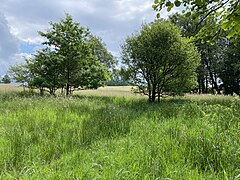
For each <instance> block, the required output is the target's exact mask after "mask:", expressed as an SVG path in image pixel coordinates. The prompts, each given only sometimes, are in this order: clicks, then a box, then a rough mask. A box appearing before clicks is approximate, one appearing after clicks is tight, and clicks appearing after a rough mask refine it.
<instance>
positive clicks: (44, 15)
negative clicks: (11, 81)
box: [0, 0, 165, 75]
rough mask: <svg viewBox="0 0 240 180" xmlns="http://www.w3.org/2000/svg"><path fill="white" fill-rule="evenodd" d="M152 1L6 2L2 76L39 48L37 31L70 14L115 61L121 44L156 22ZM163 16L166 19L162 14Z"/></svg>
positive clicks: (0, 21)
mask: <svg viewBox="0 0 240 180" xmlns="http://www.w3.org/2000/svg"><path fill="white" fill-rule="evenodd" d="M152 3H153V0H3V1H2V2H1V3H0V75H3V74H4V73H6V71H7V69H8V67H9V65H12V64H15V63H19V62H22V61H23V58H22V57H23V56H28V55H30V54H32V53H34V51H35V50H36V49H37V48H38V47H39V46H40V44H41V42H42V38H41V37H40V36H39V35H38V33H37V31H46V30H47V29H48V28H49V27H50V26H49V21H53V22H58V21H59V20H60V19H62V18H64V16H65V15H64V14H65V12H66V13H69V14H71V15H72V16H73V18H74V21H78V22H80V24H81V25H82V26H85V27H88V28H90V31H91V32H92V33H93V34H94V35H97V36H100V37H101V38H102V39H103V41H104V42H105V43H106V45H107V48H108V50H109V51H110V52H112V54H113V55H114V56H116V57H119V56H120V44H121V43H122V42H123V41H124V39H125V38H126V37H127V36H128V35H131V34H132V33H133V32H134V31H138V30H139V29H140V28H141V24H142V23H143V22H151V21H153V20H154V18H155V15H156V13H155V12H154V11H153V10H152V8H151V6H152ZM163 16H165V15H164V14H163Z"/></svg>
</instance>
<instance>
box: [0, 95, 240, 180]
mask: <svg viewBox="0 0 240 180" xmlns="http://www.w3.org/2000/svg"><path fill="white" fill-rule="evenodd" d="M0 102H1V104H0V179H114V180H115V179H238V178H240V100H239V98H237V97H235V98H233V97H224V96H187V97H181V98H179V97H176V98H168V99H163V100H162V102H161V103H160V104H148V103H147V101H146V99H144V98H135V97H132V96H129V97H128V96H124V97H120V96H119V97H116V96H110V97H108V96H96V95H81V94H80V95H75V96H73V97H68V98H64V97H57V98H55V97H39V96H38V95H33V94H26V93H16V92H12V93H2V94H0Z"/></svg>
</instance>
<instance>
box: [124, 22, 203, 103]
mask: <svg viewBox="0 0 240 180" xmlns="http://www.w3.org/2000/svg"><path fill="white" fill-rule="evenodd" d="M122 48H123V52H122V58H123V63H124V64H125V65H126V66H127V72H126V73H127V74H128V75H129V79H131V81H132V83H133V84H134V85H136V86H138V88H139V91H140V92H141V93H143V94H145V95H148V97H149V101H150V102H154V101H155V99H156V97H158V101H160V96H161V94H162V93H163V92H166V91H168V92H169V91H170V92H175V93H180V92H186V91H188V90H189V89H191V88H192V87H193V86H195V85H196V73H195V70H196V68H197V66H198V65H199V61H200V56H199V54H198V52H197V51H196V48H195V47H194V46H193V45H192V44H188V43H187V39H186V38H183V37H182V36H181V34H180V30H179V29H178V28H177V27H176V26H174V25H173V24H171V23H169V22H166V21H157V22H155V23H152V24H151V25H144V26H143V27H142V30H141V32H140V33H139V34H136V35H133V36H132V37H128V38H127V39H126V41H125V44H124V45H123V47H122Z"/></svg>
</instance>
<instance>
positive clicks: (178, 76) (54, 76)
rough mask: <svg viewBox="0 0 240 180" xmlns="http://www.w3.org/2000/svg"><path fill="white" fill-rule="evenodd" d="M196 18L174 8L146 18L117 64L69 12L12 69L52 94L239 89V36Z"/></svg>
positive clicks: (151, 95)
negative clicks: (163, 16) (120, 88)
mask: <svg viewBox="0 0 240 180" xmlns="http://www.w3.org/2000/svg"><path fill="white" fill-rule="evenodd" d="M193 19H194V18H193V17H191V16H188V17H187V16H184V15H180V14H174V15H171V16H170V17H169V18H168V19H167V20H156V21H154V22H152V23H150V24H144V25H143V26H142V29H141V30H140V32H138V33H135V34H132V35H131V36H129V37H127V38H126V40H125V42H124V43H123V44H122V61H121V65H122V67H121V68H120V69H118V68H116V64H117V60H116V59H115V58H114V57H113V56H112V55H111V53H109V52H108V51H107V49H106V48H105V45H104V43H103V42H102V40H101V39H100V38H99V37H96V36H94V35H92V34H91V33H90V31H89V29H87V28H85V27H82V26H80V24H79V23H76V22H73V19H72V17H71V16H70V15H68V14H66V17H65V19H62V20H61V21H60V22H59V23H52V22H51V23H50V26H51V28H50V29H49V30H48V31H47V32H39V34H40V35H41V36H42V37H44V38H45V39H46V41H45V42H44V43H43V48H42V49H40V50H38V51H37V52H36V53H35V54H34V55H33V56H32V57H31V58H25V63H24V64H18V65H15V66H12V67H11V68H10V70H9V72H10V74H11V75H12V77H13V79H14V80H15V81H16V82H19V83H22V84H23V85H27V86H28V87H30V88H38V89H39V90H40V93H44V91H48V92H49V93H50V94H52V95H54V94H55V92H56V90H58V89H61V90H62V93H65V94H66V95H68V94H71V93H72V92H73V90H74V89H75V88H78V89H79V88H80V89H86V88H88V89H95V88H98V87H100V86H104V85H105V84H107V85H134V86H136V87H137V90H136V91H137V92H139V93H142V94H144V95H147V96H148V97H149V101H150V102H154V101H155V100H156V99H157V100H158V101H160V97H162V96H163V95H164V94H166V93H167V94H170V95H172V94H184V93H187V92H192V93H199V94H201V93H213V94H226V95H228V94H231V95H233V94H234V93H236V94H238V95H240V40H239V39H237V38H236V39H235V40H234V41H229V40H228V39H227V32H222V31H219V32H217V33H216V34H214V35H212V34H211V33H210V34H205V33H202V34H201V28H200V26H207V25H208V24H212V23H217V22H216V20H214V19H212V20H211V19H210V20H209V19H208V21H201V19H199V20H197V19H196V18H195V19H194V20H193Z"/></svg>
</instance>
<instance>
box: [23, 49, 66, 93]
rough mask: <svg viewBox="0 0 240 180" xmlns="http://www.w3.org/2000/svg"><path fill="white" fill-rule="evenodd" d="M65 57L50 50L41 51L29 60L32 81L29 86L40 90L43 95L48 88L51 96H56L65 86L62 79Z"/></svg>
mask: <svg viewBox="0 0 240 180" xmlns="http://www.w3.org/2000/svg"><path fill="white" fill-rule="evenodd" d="M62 62H63V57H62V56H61V55H59V54H58V53H57V52H55V51H51V50H50V49H49V48H45V49H42V50H39V51H38V52H37V53H36V54H35V55H34V57H33V58H30V59H27V60H26V63H27V65H28V68H29V72H30V77H32V78H31V80H29V82H28V84H29V85H30V86H33V87H35V88H39V89H40V93H41V94H43V91H44V88H47V89H48V91H49V93H50V94H51V95H55V91H56V90H57V89H58V88H61V87H63V86H64V84H63V79H62Z"/></svg>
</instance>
